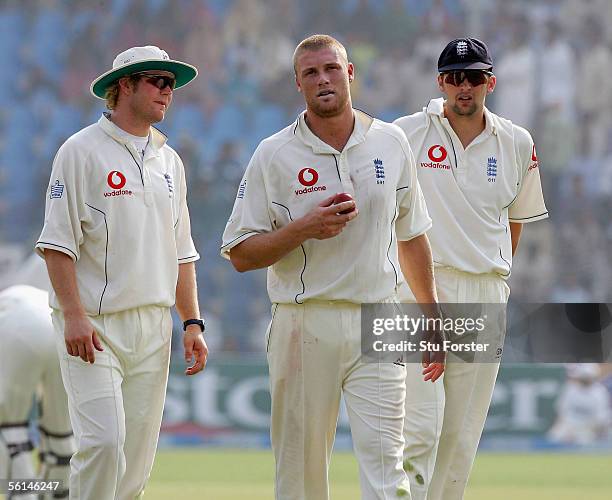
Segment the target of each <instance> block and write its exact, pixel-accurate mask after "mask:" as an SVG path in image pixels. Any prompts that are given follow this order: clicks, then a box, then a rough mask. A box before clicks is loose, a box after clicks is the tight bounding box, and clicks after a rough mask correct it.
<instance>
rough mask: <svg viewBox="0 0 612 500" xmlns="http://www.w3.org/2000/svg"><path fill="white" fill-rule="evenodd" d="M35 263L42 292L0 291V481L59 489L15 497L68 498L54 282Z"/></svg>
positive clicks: (68, 450)
mask: <svg viewBox="0 0 612 500" xmlns="http://www.w3.org/2000/svg"><path fill="white" fill-rule="evenodd" d="M33 257H35V256H33ZM35 259H36V261H35V262H34V263H33V264H34V267H35V268H36V269H33V268H32V265H30V264H31V261H29V262H28V264H29V265H28V267H29V268H30V270H31V271H34V272H33V273H31V275H32V277H34V278H35V280H34V281H35V282H36V283H37V285H38V286H40V287H41V288H35V287H33V286H29V285H26V284H14V285H12V286H10V287H8V288H6V289H5V290H2V291H1V292H0V479H3V480H4V479H9V480H13V481H15V480H19V479H25V480H32V479H40V480H41V481H52V482H55V481H58V482H59V485H58V486H57V488H55V487H54V488H53V490H51V489H50V490H49V491H47V492H45V493H44V494H42V495H41V496H39V494H38V493H34V492H27V491H26V492H23V491H22V492H19V495H15V498H19V499H23V500H39V499H41V498H68V476H69V472H70V467H69V464H70V457H71V456H72V454H73V453H74V450H75V444H74V437H73V435H72V428H71V426H70V418H69V416H68V400H67V398H66V391H65V390H64V386H63V384H62V377H61V373H60V368H59V362H58V357H57V350H56V348H55V333H54V331H53V325H52V323H51V308H50V307H49V296H48V293H47V290H48V289H49V287H50V285H49V279H48V276H47V270H46V269H45V265H44V263H43V262H42V261H41V260H40V259H39V258H38V257H35ZM20 274H21V273H20ZM21 277H22V276H21V275H20V276H19V277H18V278H21ZM17 282H19V283H28V280H25V281H21V280H20V279H18V280H17ZM45 282H46V283H45ZM42 288H44V289H42ZM33 401H36V402H38V403H39V412H38V421H37V424H38V429H39V444H38V455H39V470H38V472H37V473H36V472H35V471H34V461H33V460H32V456H31V453H30V451H32V450H33V448H34V444H33V443H32V441H31V440H30V437H29V433H28V426H29V422H28V417H29V416H30V412H31V410H32V402H33ZM49 484H51V483H49ZM9 498H13V496H11V493H9Z"/></svg>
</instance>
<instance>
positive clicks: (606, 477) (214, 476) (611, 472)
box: [145, 450, 612, 500]
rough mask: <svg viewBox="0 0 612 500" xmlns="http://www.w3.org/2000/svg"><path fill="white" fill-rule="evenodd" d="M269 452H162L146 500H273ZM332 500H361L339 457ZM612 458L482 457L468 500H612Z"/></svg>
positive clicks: (347, 463)
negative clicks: (184, 499) (611, 499)
mask: <svg viewBox="0 0 612 500" xmlns="http://www.w3.org/2000/svg"><path fill="white" fill-rule="evenodd" d="M273 475H274V462H273V459H272V454H271V452H269V451H242V450H240V451H227V450H163V451H160V452H159V453H158V454H157V458H156V462H155V468H154V470H153V474H152V477H151V481H150V482H149V485H148V487H147V491H146V494H145V498H146V499H147V500H162V499H164V500H166V499H173V500H181V497H182V498H188V497H195V498H199V499H202V500H236V499H241V498H245V499H249V500H270V499H272V498H273V493H272V492H273V486H272V481H273ZM330 476H331V477H330V483H331V498H332V500H358V499H359V498H360V496H359V480H358V475H357V463H356V462H355V459H354V458H353V456H352V455H351V454H349V453H335V454H334V456H333V459H332V467H331V472H330ZM610 498H612V457H610V456H606V455H572V454H564V455H558V454H528V455H522V454H512V455H509V454H493V453H489V454H486V453H483V454H479V456H478V458H477V460H476V465H475V467H474V471H473V474H472V478H471V480H470V485H469V486H468V491H467V494H466V496H465V500H485V499H486V500H510V499H513V500H514V499H519V500H610Z"/></svg>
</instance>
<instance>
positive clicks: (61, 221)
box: [36, 142, 86, 261]
mask: <svg viewBox="0 0 612 500" xmlns="http://www.w3.org/2000/svg"><path fill="white" fill-rule="evenodd" d="M85 162H86V158H85V155H84V154H83V152H81V151H79V149H78V147H77V146H76V145H75V144H74V143H71V142H66V143H64V144H63V145H62V147H61V148H60V149H59V151H58V152H57V154H56V155H55V159H54V160H53V167H52V169H51V178H50V182H49V186H48V188H47V193H46V203H45V221H44V225H43V229H42V232H41V234H40V237H39V238H38V241H37V242H36V252H37V253H38V254H39V255H41V256H42V255H43V253H44V251H45V249H47V248H50V249H52V250H57V251H59V252H63V253H65V254H67V255H69V256H70V257H72V259H73V260H74V261H77V260H78V259H79V255H80V254H79V247H80V245H81V243H82V242H83V231H82V229H81V219H82V218H83V217H84V216H85V205H84V194H83V170H84V169H85Z"/></svg>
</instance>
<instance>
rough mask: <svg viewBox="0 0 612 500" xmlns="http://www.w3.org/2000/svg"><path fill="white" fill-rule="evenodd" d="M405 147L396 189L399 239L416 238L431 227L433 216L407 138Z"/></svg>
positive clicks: (396, 222) (396, 228)
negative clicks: (429, 210)
mask: <svg viewBox="0 0 612 500" xmlns="http://www.w3.org/2000/svg"><path fill="white" fill-rule="evenodd" d="M403 149H404V155H405V161H404V165H403V168H402V172H401V174H400V180H399V182H398V186H397V190H396V197H397V206H398V211H399V213H398V217H397V220H396V221H395V232H396V234H397V239H398V240H399V241H406V240H411V239H413V238H416V237H417V236H420V235H421V234H424V233H426V232H427V231H428V230H429V229H430V228H431V218H430V217H429V213H428V212H427V205H426V204H425V197H424V196H423V192H422V191H421V186H420V185H419V180H418V178H417V169H416V162H415V160H414V155H413V154H412V150H411V149H410V145H409V144H408V141H407V140H406V143H405V144H404V145H403Z"/></svg>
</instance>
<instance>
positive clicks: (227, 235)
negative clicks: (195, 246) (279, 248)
mask: <svg viewBox="0 0 612 500" xmlns="http://www.w3.org/2000/svg"><path fill="white" fill-rule="evenodd" d="M262 156H263V152H262V151H261V146H260V147H259V148H258V149H257V150H256V151H255V153H254V154H253V157H252V158H251V161H250V163H249V165H248V167H247V169H246V171H245V173H244V176H243V177H242V180H241V181H240V185H239V186H238V193H237V194H236V200H235V201H234V208H233V209H232V214H231V216H230V218H229V220H228V221H227V225H226V226H225V231H224V232H223V242H222V246H221V256H222V257H225V258H226V259H229V253H230V250H231V249H232V248H234V247H235V246H236V245H238V244H239V243H241V242H243V241H244V240H246V239H247V238H249V237H251V236H254V235H255V234H259V233H269V232H271V231H272V230H273V229H274V228H273V227H272V221H271V218H270V212H269V201H268V194H267V191H266V186H265V182H264V178H263V158H262Z"/></svg>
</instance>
